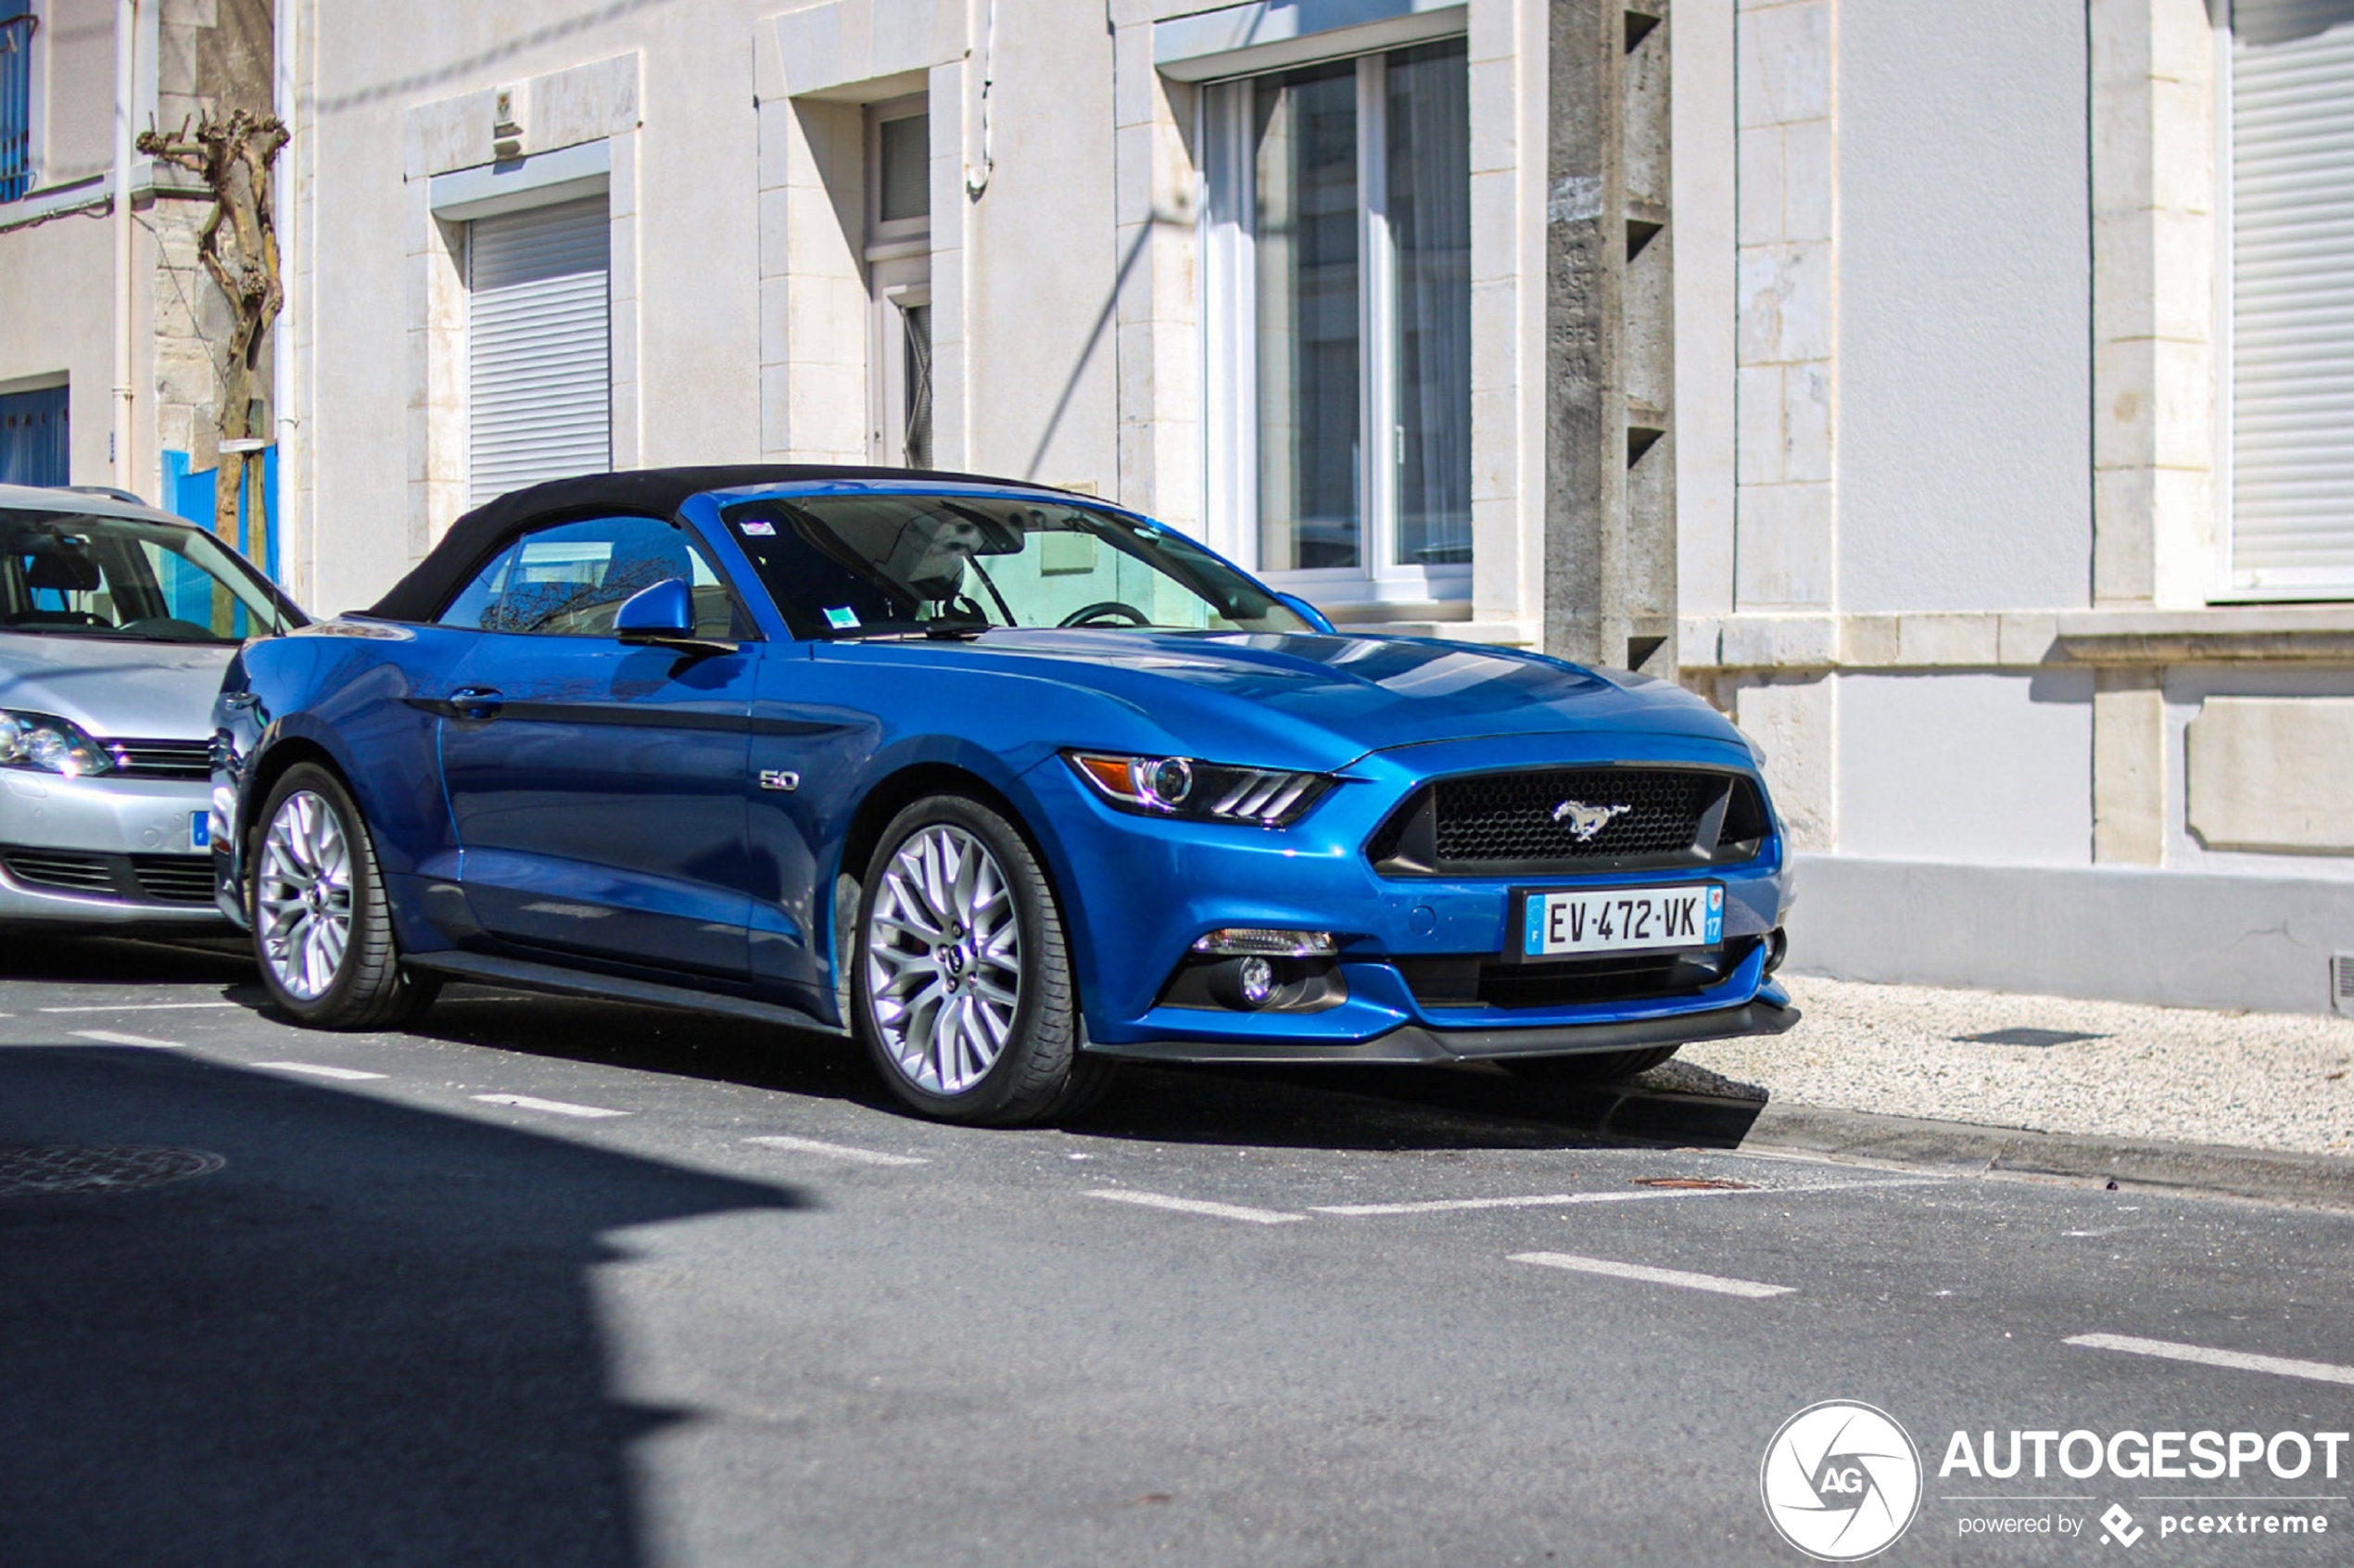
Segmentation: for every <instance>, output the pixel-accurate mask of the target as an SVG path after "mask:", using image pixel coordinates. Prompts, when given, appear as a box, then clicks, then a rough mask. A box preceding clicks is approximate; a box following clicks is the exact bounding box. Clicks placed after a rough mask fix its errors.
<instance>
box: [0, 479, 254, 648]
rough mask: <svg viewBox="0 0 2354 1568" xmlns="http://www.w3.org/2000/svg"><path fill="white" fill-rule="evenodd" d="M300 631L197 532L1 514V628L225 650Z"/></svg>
mask: <svg viewBox="0 0 2354 1568" xmlns="http://www.w3.org/2000/svg"><path fill="white" fill-rule="evenodd" d="M299 624H300V623H299V622H298V621H297V619H296V618H295V616H294V615H293V613H292V612H291V611H289V610H288V609H287V608H286V606H285V604H284V602H283V601H281V600H280V599H279V598H278V597H277V596H276V595H275V594H273V593H272V591H271V589H270V588H269V585H268V584H266V583H265V582H263V581H262V580H261V578H260V576H259V574H257V573H256V572H255V571H254V570H253V568H252V567H250V566H248V565H247V564H246V563H245V562H244V561H243V560H242V559H240V558H239V557H237V556H235V555H234V554H233V553H231V552H230V551H229V550H226V549H224V548H222V547H221V544H220V543H219V541H217V540H215V539H214V538H213V537H212V536H211V535H209V534H207V533H204V532H203V531H201V530H199V529H196V528H184V527H179V526H176V525H172V524H170V523H149V522H146V521H143V520H141V519H138V518H133V517H97V516H92V515H90V514H88V513H84V512H15V511H0V629H5V630H6V631H10V632H16V633H19V634H30V635H32V636H37V637H88V638H105V639H110V640H114V641H137V642H221V643H228V642H241V641H243V640H244V639H247V638H249V637H263V636H268V635H270V634H272V633H274V632H281V631H285V630H287V629H289V628H290V627H292V626H297V625H299Z"/></svg>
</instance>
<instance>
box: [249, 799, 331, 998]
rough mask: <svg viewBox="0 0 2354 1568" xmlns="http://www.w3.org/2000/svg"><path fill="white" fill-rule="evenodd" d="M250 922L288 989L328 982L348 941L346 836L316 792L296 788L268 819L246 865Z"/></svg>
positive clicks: (322, 986) (320, 989) (317, 990)
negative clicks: (252, 863) (251, 863)
mask: <svg viewBox="0 0 2354 1568" xmlns="http://www.w3.org/2000/svg"><path fill="white" fill-rule="evenodd" d="M254 923H255V924H256V925H257V926H258V927H259V928H260V931H261V952H262V956H263V958H264V959H265V960H266V961H267V962H268V963H269V965H270V972H271V974H272V977H273V978H274V979H275V980H277V982H278V983H279V985H281V986H282V987H284V988H285V992H286V993H287V994H288V995H289V996H292V997H294V998H295V999H296V1000H297V1001H301V1002H315V1001H317V1000H318V999H319V998H320V997H321V996H322V995H324V994H325V993H326V991H327V988H328V987H330V986H332V985H334V984H335V975H336V974H337V972H339V971H340V970H341V969H342V967H343V955H344V953H345V950H346V949H348V948H349V947H350V945H351V844H350V841H348V839H346V838H345V836H344V825H343V820H342V818H341V817H339V816H337V815H336V814H335V808H334V807H333V806H330V805H329V804H328V803H327V802H326V800H325V799H324V798H323V797H322V796H319V795H316V794H313V793H312V792H311V791H310V790H297V791H295V793H293V794H291V795H288V796H287V797H286V798H285V800H284V801H282V802H280V803H279V805H278V815H277V816H273V817H272V818H271V819H270V828H269V830H268V831H267V832H266V833H265V834H263V836H262V841H261V864H260V865H259V866H258V867H256V869H255V872H254Z"/></svg>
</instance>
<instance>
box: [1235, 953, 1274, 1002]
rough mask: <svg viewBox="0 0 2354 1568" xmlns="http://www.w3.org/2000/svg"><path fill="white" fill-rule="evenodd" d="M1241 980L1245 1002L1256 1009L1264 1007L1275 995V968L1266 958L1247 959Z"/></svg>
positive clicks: (1243, 966)
mask: <svg viewBox="0 0 2354 1568" xmlns="http://www.w3.org/2000/svg"><path fill="white" fill-rule="evenodd" d="M1241 980H1242V988H1243V1000H1244V1001H1246V1002H1247V1003H1249V1004H1250V1005H1252V1006H1254V1007H1264V1006H1265V1005H1267V999H1268V998H1269V997H1271V996H1272V995H1274V994H1275V966H1274V965H1272V964H1270V963H1269V962H1267V960H1266V959H1264V958H1246V959H1244V960H1243V962H1242V975H1241Z"/></svg>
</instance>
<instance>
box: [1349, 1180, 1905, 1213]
mask: <svg viewBox="0 0 2354 1568" xmlns="http://www.w3.org/2000/svg"><path fill="white" fill-rule="evenodd" d="M1943 1180H1944V1178H1943V1177H1941V1176H1923V1177H1919V1178H1917V1179H1907V1180H1905V1181H1900V1182H1806V1183H1803V1184H1802V1185H1798V1186H1790V1187H1702V1188H1693V1189H1690V1190H1686V1191H1670V1192H1659V1191H1651V1192H1635V1193H1621V1192H1605V1193H1550V1194H1547V1195H1542V1196H1538V1197H1493V1198H1433V1199H1430V1200H1429V1201H1427V1202H1423V1203H1338V1204H1317V1205H1315V1206H1314V1208H1315V1211H1316V1212H1317V1213H1319V1214H1340V1215H1347V1216H1348V1217H1349V1218H1352V1219H1363V1218H1367V1217H1371V1216H1376V1215H1385V1214H1446V1213H1452V1212H1455V1211H1457V1210H1461V1209H1469V1208H1553V1207H1555V1206H1557V1205H1561V1204H1571V1203H1635V1202H1639V1201H1642V1200H1646V1199H1667V1198H1721V1197H1778V1196H1783V1195H1788V1194H1791V1193H1845V1192H1862V1191H1864V1190H1866V1189H1867V1188H1871V1187H1921V1186H1930V1185H1933V1184H1934V1183H1936V1182H1942V1181H1943Z"/></svg>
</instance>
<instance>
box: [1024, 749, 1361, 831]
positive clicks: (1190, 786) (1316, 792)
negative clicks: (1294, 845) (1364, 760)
mask: <svg viewBox="0 0 2354 1568" xmlns="http://www.w3.org/2000/svg"><path fill="white" fill-rule="evenodd" d="M1063 755H1064V758H1065V760H1067V761H1068V762H1069V764H1070V765H1071V767H1072V769H1073V770H1074V771H1076V772H1077V773H1078V775H1079V777H1080V778H1084V779H1085V780H1087V782H1088V783H1089V784H1091V785H1093V786H1095V793H1096V794H1098V795H1100V796H1102V797H1103V798H1104V799H1105V800H1106V801H1107V802H1109V803H1111V804H1113V805H1115V806H1118V807H1119V808H1120V810H1122V811H1133V812H1137V813H1140V814H1142V815H1145V816H1182V817H1190V818H1192V819H1194V820H1196V821H1200V822H1243V823H1249V824H1251V825H1253V826H1255V827H1259V828H1287V827H1289V826H1290V825H1291V824H1293V823H1295V822H1297V821H1298V820H1299V819H1300V818H1301V817H1302V816H1306V815H1307V814H1308V808H1309V807H1310V806H1312V805H1314V804H1315V803H1317V801H1318V800H1320V799H1322V798H1323V793H1324V791H1325V790H1329V789H1331V788H1332V787H1333V783H1334V780H1333V778H1332V776H1331V775H1329V774H1323V773H1292V772H1287V771H1285V770H1284V769H1281V768H1268V767H1230V766H1228V765H1224V764H1222V763H1206V762H1201V761H1197V760H1196V759H1195V758H1193V757H1133V756H1125V755H1120V754H1117V753H1113V752H1064V753H1063Z"/></svg>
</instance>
